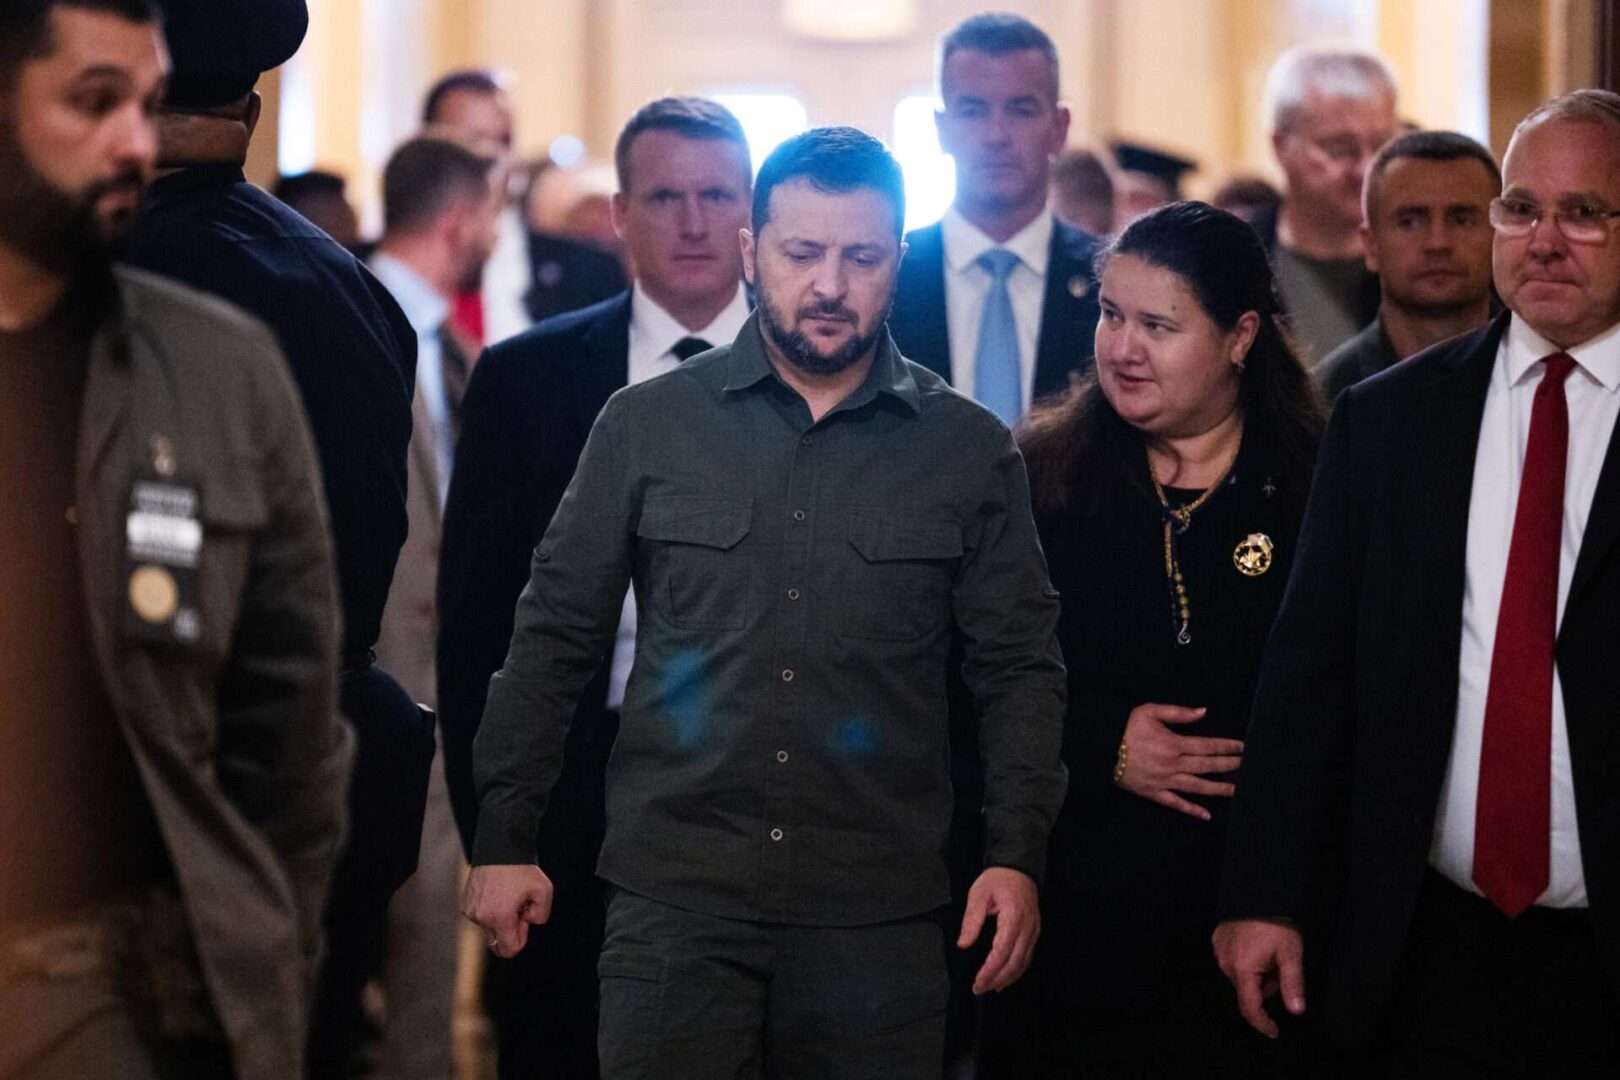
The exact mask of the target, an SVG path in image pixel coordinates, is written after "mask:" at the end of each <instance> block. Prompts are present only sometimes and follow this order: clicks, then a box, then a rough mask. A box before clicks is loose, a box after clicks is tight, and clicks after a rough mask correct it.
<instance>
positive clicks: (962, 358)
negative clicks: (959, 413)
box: [940, 206, 1053, 409]
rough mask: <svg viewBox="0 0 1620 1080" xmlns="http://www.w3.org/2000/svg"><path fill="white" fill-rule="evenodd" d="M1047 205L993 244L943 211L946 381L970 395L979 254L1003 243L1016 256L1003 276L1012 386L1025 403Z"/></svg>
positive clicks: (985, 285)
mask: <svg viewBox="0 0 1620 1080" xmlns="http://www.w3.org/2000/svg"><path fill="white" fill-rule="evenodd" d="M1052 229H1053V223H1052V211H1051V210H1042V211H1041V212H1040V214H1039V215H1037V216H1036V218H1035V220H1034V221H1031V222H1030V223H1029V224H1028V225H1025V226H1024V227H1023V228H1022V229H1020V230H1019V231H1018V232H1016V233H1014V234H1013V235H1012V236H1010V237H1008V238H1007V242H1006V243H1005V244H998V243H996V242H995V241H994V240H992V239H990V238H989V237H988V236H986V235H985V234H984V231H983V230H981V229H980V228H979V227H978V226H977V225H974V224H973V223H972V222H970V221H968V219H967V218H965V217H963V216H962V215H961V214H960V213H959V212H958V211H957V209H956V207H954V206H953V207H951V208H950V209H949V210H947V211H945V217H944V218H943V219H942V220H941V222H940V230H941V234H942V239H943V241H944V246H945V323H946V328H947V329H948V330H949V332H950V338H951V385H952V386H954V387H955V388H956V389H957V391H958V392H959V393H963V394H966V395H968V396H969V397H972V396H973V385H974V382H973V379H974V368H975V366H976V364H975V361H976V360H977V359H978V353H979V323H980V321H981V320H982V318H983V316H984V301H985V297H987V296H988V295H989V294H990V271H988V270H986V269H985V268H984V267H982V266H980V265H979V256H980V255H983V254H984V253H985V252H986V251H989V250H990V249H991V248H997V247H999V248H1006V249H1007V250H1008V251H1010V252H1012V253H1013V254H1014V255H1016V256H1018V265H1017V266H1015V267H1013V271H1012V273H1011V274H1009V275H1008V276H1007V295H1008V296H1009V297H1010V298H1011V300H1012V309H1013V322H1014V323H1016V324H1017V326H1018V386H1019V393H1020V398H1021V400H1022V402H1023V406H1024V408H1025V409H1028V408H1029V399H1030V394H1031V393H1032V391H1033V390H1034V387H1035V347H1036V343H1037V339H1038V338H1039V337H1040V333H1041V308H1042V306H1043V302H1044V300H1045V297H1046V267H1047V264H1048V263H1049V262H1050V261H1051V256H1052Z"/></svg>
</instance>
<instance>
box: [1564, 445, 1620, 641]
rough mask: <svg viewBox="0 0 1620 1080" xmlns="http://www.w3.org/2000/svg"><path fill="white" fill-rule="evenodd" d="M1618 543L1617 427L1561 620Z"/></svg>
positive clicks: (1619, 476) (1619, 481) (1619, 480)
mask: <svg viewBox="0 0 1620 1080" xmlns="http://www.w3.org/2000/svg"><path fill="white" fill-rule="evenodd" d="M1617 540H1620V424H1616V425H1615V429H1614V431H1613V432H1612V433H1611V434H1610V435H1609V450H1608V453H1607V454H1605V455H1604V458H1603V471H1602V472H1600V473H1599V474H1598V485H1597V491H1595V492H1594V493H1593V495H1592V510H1591V512H1590V513H1589V514H1588V515H1587V518H1586V532H1585V533H1584V534H1583V535H1582V536H1581V550H1580V554H1579V555H1577V556H1576V557H1575V576H1574V577H1573V578H1572V579H1571V580H1570V585H1569V598H1568V599H1567V600H1566V601H1565V603H1564V618H1565V620H1566V621H1567V620H1568V618H1569V611H1570V609H1571V608H1573V607H1574V606H1575V605H1576V603H1577V602H1578V601H1579V600H1580V599H1581V597H1582V595H1583V594H1584V593H1585V592H1586V590H1587V589H1588V588H1589V587H1590V586H1591V584H1592V582H1593V580H1594V579H1595V578H1596V577H1597V572H1598V569H1599V568H1600V567H1601V566H1602V565H1603V562H1604V559H1605V557H1606V556H1607V555H1608V554H1609V552H1610V551H1611V550H1613V548H1614V545H1615V542H1616V541H1617Z"/></svg>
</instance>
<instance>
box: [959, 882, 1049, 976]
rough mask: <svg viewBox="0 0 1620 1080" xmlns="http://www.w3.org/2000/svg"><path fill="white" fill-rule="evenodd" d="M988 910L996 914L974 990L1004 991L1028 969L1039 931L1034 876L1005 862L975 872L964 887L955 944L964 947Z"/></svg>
mask: <svg viewBox="0 0 1620 1080" xmlns="http://www.w3.org/2000/svg"><path fill="white" fill-rule="evenodd" d="M991 915H994V916H995V917H996V936H995V937H994V938H992V939H991V941H990V955H989V956H987V957H985V959H984V963H983V964H982V965H981V966H980V967H979V973H978V974H977V975H975V976H974V977H973V992H974V993H975V994H988V993H989V992H990V991H992V990H1005V989H1007V987H1009V986H1011V985H1012V984H1013V983H1015V982H1017V981H1018V980H1019V978H1021V977H1022V976H1023V974H1024V972H1025V970H1026V969H1028V967H1029V961H1030V958H1031V957H1032V956H1034V954H1035V942H1036V940H1037V939H1038V938H1039V937H1040V936H1041V904H1040V895H1039V892H1038V891H1037V889H1036V887H1035V881H1034V879H1032V878H1031V877H1030V876H1029V875H1028V874H1026V873H1024V872H1022V871H1020V870H1014V869H1012V868H1010V867H1006V866H992V867H990V868H989V869H988V870H986V871H985V872H984V873H982V874H980V875H979V879H978V880H977V881H975V882H974V883H973V887H972V888H971V889H969V890H968V895H967V910H966V911H964V912H963V914H962V932H961V933H960V934H959V935H957V938H956V947H957V948H958V949H966V948H970V947H971V946H972V945H973V943H974V942H975V941H978V940H979V933H980V931H981V930H983V929H984V920H985V919H986V918H988V917H989V916H991Z"/></svg>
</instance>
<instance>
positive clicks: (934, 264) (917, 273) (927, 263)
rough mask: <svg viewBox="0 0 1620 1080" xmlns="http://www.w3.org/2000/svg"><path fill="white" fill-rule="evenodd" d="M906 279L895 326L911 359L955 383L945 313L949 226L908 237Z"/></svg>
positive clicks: (904, 264) (929, 228)
mask: <svg viewBox="0 0 1620 1080" xmlns="http://www.w3.org/2000/svg"><path fill="white" fill-rule="evenodd" d="M906 242H907V243H908V244H909V245H910V250H909V251H907V252H906V260H905V262H904V263H903V264H902V265H903V267H904V269H903V271H902V273H903V274H904V276H905V281H904V282H903V283H902V286H901V288H900V289H899V290H898V291H897V296H898V297H899V298H900V303H901V304H902V305H904V308H903V310H901V311H899V312H898V313H897V314H896V316H893V317H891V320H890V322H891V329H892V328H893V326H896V325H897V326H899V328H900V332H899V333H896V334H895V338H896V340H897V342H898V343H899V345H900V351H901V352H902V353H903V354H904V355H905V357H906V359H907V360H912V361H915V362H916V363H919V364H921V365H922V366H923V367H925V368H927V369H928V370H930V371H932V372H933V373H934V374H936V375H938V376H939V377H940V378H942V379H944V380H945V381H946V382H951V331H950V324H949V322H948V321H947V319H946V315H945V229H944V227H943V226H942V225H940V224H938V223H936V224H933V225H930V226H928V227H927V228H923V229H917V230H915V231H913V232H912V233H911V234H910V235H909V236H907V237H906Z"/></svg>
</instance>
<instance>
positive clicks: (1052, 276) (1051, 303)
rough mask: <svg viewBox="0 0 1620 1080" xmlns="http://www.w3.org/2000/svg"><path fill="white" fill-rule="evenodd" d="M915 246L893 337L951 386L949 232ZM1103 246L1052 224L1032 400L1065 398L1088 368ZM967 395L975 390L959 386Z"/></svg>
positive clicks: (921, 234)
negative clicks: (1074, 378) (1097, 262)
mask: <svg viewBox="0 0 1620 1080" xmlns="http://www.w3.org/2000/svg"><path fill="white" fill-rule="evenodd" d="M906 243H908V244H910V245H911V249H910V250H909V251H908V252H906V258H905V261H904V262H902V263H901V264H900V280H899V283H898V284H897V285H896V288H895V298H894V310H893V311H892V312H891V313H890V315H889V332H890V333H891V334H893V335H894V343H895V344H896V345H898V346H899V347H900V351H901V352H902V353H904V354H905V357H906V359H908V360H914V361H916V362H917V363H919V364H922V365H923V366H924V367H926V368H928V369H929V370H930V371H933V372H934V373H936V374H937V375H939V376H940V377H941V378H943V379H945V380H946V381H947V382H951V383H952V385H953V386H954V385H955V383H954V381H952V379H951V334H950V330H949V328H948V325H947V321H946V317H945V234H944V229H943V228H942V226H941V225H940V223H938V222H935V223H934V224H932V225H927V226H924V227H923V228H921V229H914V230H912V231H911V232H909V233H907V234H906ZM1097 249H1098V244H1097V241H1096V240H1095V239H1093V238H1092V237H1091V236H1090V235H1088V234H1086V233H1083V232H1081V231H1080V230H1079V229H1076V228H1073V227H1072V226H1069V225H1065V224H1064V223H1063V222H1061V221H1054V222H1053V228H1052V247H1051V257H1050V260H1049V261H1048V262H1047V265H1046V296H1045V298H1044V300H1043V301H1042V303H1041V328H1040V333H1039V334H1038V335H1037V337H1036V352H1035V383H1034V394H1033V399H1034V400H1037V401H1038V400H1040V399H1041V398H1043V397H1049V396H1051V395H1052V394H1057V393H1062V392H1063V390H1064V389H1065V388H1066V387H1067V386H1068V385H1069V375H1070V373H1071V372H1084V371H1086V370H1088V369H1089V368H1090V367H1091V355H1092V337H1093V335H1094V334H1095V333H1096V330H1097V314H1098V309H1097V283H1096V279H1095V276H1094V274H1093V272H1092V262H1093V260H1094V259H1095V258H1096V255H1097ZM957 389H959V390H963V391H964V392H971V389H970V388H963V387H957Z"/></svg>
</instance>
